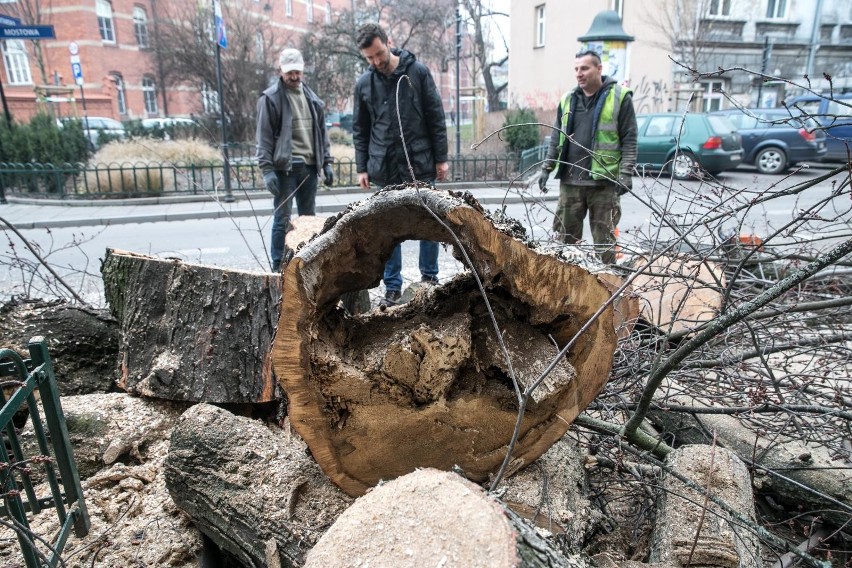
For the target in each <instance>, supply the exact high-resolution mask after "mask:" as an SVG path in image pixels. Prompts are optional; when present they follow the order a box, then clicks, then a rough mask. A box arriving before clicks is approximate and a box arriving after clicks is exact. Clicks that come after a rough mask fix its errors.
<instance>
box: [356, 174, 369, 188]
mask: <svg viewBox="0 0 852 568" xmlns="http://www.w3.org/2000/svg"><path fill="white" fill-rule="evenodd" d="M358 186H359V187H360V188H361V189H370V176H369V175H367V172H360V173H359V174H358Z"/></svg>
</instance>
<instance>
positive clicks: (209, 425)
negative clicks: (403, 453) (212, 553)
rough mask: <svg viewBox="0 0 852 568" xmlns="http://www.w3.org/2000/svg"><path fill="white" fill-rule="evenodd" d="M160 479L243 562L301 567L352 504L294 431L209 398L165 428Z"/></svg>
mask: <svg viewBox="0 0 852 568" xmlns="http://www.w3.org/2000/svg"><path fill="white" fill-rule="evenodd" d="M165 477H166V487H167V488H168V490H169V494H170V495H171V496H172V499H173V500H174V502H175V504H176V505H177V506H178V507H179V508H180V509H182V510H183V511H184V512H185V513H187V514H188V515H189V516H190V517H191V518H192V520H193V522H194V523H195V525H196V526H197V527H198V529H199V530H201V532H203V533H204V534H205V535H207V537H209V538H210V539H211V540H212V541H213V542H214V543H215V544H216V545H217V546H218V547H220V548H221V549H223V550H225V551H227V552H228V553H230V554H231V555H233V556H234V557H235V558H236V559H237V560H239V561H240V562H241V563H242V565H243V566H274V565H275V563H274V562H280V565H281V566H302V565H303V564H304V562H305V554H306V553H307V551H308V550H309V549H310V548H311V546H313V545H314V543H316V541H317V540H318V539H319V537H320V536H321V535H322V534H323V533H324V532H325V530H326V529H327V528H328V526H329V525H331V523H333V522H334V521H335V519H337V517H338V516H339V515H340V514H341V513H342V512H343V511H344V510H345V509H346V507H348V506H349V505H350V504H351V502H352V499H351V498H349V497H348V496H346V495H345V494H344V493H343V492H342V491H340V490H339V489H338V488H336V487H335V486H334V485H332V484H331V483H330V482H329V480H328V478H327V477H326V476H325V475H323V473H322V471H320V469H319V467H318V466H317V464H316V463H315V462H314V461H313V460H312V459H311V458H310V456H309V455H308V453H307V452H306V451H305V445H304V442H302V440H301V439H300V438H299V437H298V436H296V435H293V434H288V433H287V432H286V431H283V432H282V431H281V430H278V429H270V428H269V427H267V426H266V425H264V424H262V423H260V422H258V421H256V420H251V419H248V418H243V417H239V416H235V415H233V414H231V413H230V412H228V411H226V410H223V409H221V408H217V407H214V406H211V405H208V404H198V405H195V406H193V407H192V408H190V409H189V410H187V411H186V412H185V413H184V414H183V415H182V416H181V418H180V421H179V422H178V424H177V426H175V428H174V430H173V431H172V438H171V446H170V448H169V454H168V456H167V458H166V463H165Z"/></svg>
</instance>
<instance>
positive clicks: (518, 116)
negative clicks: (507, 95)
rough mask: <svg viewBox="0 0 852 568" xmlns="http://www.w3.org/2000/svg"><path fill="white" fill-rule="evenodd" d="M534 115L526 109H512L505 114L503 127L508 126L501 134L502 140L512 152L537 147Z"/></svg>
mask: <svg viewBox="0 0 852 568" xmlns="http://www.w3.org/2000/svg"><path fill="white" fill-rule="evenodd" d="M536 122H537V119H536V116H535V113H534V112H533V111H532V110H531V109H528V108H521V109H512V110H510V111H507V112H506V120H505V122H503V126H504V127H506V126H510V127H511V128H508V129H507V130H504V131H503V132H502V138H503V139H504V140H505V141H506V144H507V145H508V146H509V150H510V151H512V152H522V151H523V150H527V149H529V148H533V147H535V146H537V145H538V143H539V142H538V126H537V125H536V124H535V123H536Z"/></svg>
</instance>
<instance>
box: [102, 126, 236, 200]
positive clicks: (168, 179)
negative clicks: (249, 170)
mask: <svg viewBox="0 0 852 568" xmlns="http://www.w3.org/2000/svg"><path fill="white" fill-rule="evenodd" d="M221 164H222V156H221V154H219V152H218V151H217V150H216V149H215V148H212V147H211V146H209V145H208V144H207V143H205V142H202V141H200V140H196V139H192V140H154V139H150V138H142V139H138V138H137V139H133V140H128V141H123V142H113V143H111V144H107V145H106V146H103V147H101V149H100V150H98V152H97V153H96V154H95V155H94V156H92V159H91V160H90V161H89V166H90V167H91V168H92V169H90V170H89V171H87V172H86V184H87V186H88V187H90V188H95V189H96V190H97V191H100V192H102V193H147V194H155V195H156V194H159V193H162V192H163V191H175V190H176V189H178V187H176V184H177V185H186V186H189V185H191V184H193V183H199V181H198V179H195V177H193V179H192V180H190V179H189V177H188V175H187V174H186V172H185V169H186V168H187V166H193V165H196V166H211V165H215V166H221ZM208 173H209V172H208ZM208 177H212V175H211V176H208Z"/></svg>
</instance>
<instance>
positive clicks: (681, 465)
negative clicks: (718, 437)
mask: <svg viewBox="0 0 852 568" xmlns="http://www.w3.org/2000/svg"><path fill="white" fill-rule="evenodd" d="M666 463H667V464H668V465H669V466H670V467H671V468H672V469H673V470H674V471H676V472H678V473H679V474H681V475H683V476H684V477H686V478H687V479H689V480H690V481H692V482H694V483H696V484H697V485H698V486H699V487H703V488H704V489H706V490H707V491H708V492H709V493H710V494H711V495H713V496H714V497H718V498H719V499H721V500H722V501H724V502H725V503H727V504H728V505H730V506H731V507H732V508H733V509H734V510H735V511H736V512H737V513H738V514H740V515H741V516H742V517H743V518H746V519H749V520H750V521H752V522H755V515H754V496H753V495H752V492H751V480H750V478H749V474H748V470H747V469H746V467H745V464H743V462H742V460H740V459H739V458H738V457H737V456H736V455H734V454H733V453H731V452H729V451H728V450H726V449H724V448H719V447H715V448H714V447H712V446H707V445H703V444H699V445H694V446H684V447H681V448H678V449H676V450H674V451H673V452H672V453H670V454H669V455H668V457H667V458H666ZM651 562H652V563H656V562H663V563H670V564H673V565H675V566H719V567H727V568H759V567H760V566H763V556H762V553H761V549H760V540H759V539H758V537H757V535H755V534H754V533H753V532H752V531H749V530H748V529H747V528H745V527H743V526H742V525H741V523H740V522H739V521H738V520H736V519H732V518H731V515H730V514H729V513H726V512H725V511H723V510H722V509H721V508H720V507H719V506H718V505H716V504H714V503H713V502H712V501H710V500H706V499H705V498H704V496H703V495H701V494H700V493H699V492H698V491H695V490H694V489H691V488H689V487H687V486H686V484H684V483H683V482H682V481H680V480H679V479H677V478H676V477H674V476H672V475H667V476H666V477H665V478H664V479H663V490H662V491H661V492H660V498H659V505H658V512H657V524H656V526H655V527H654V537H653V544H652V547H651Z"/></svg>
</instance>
